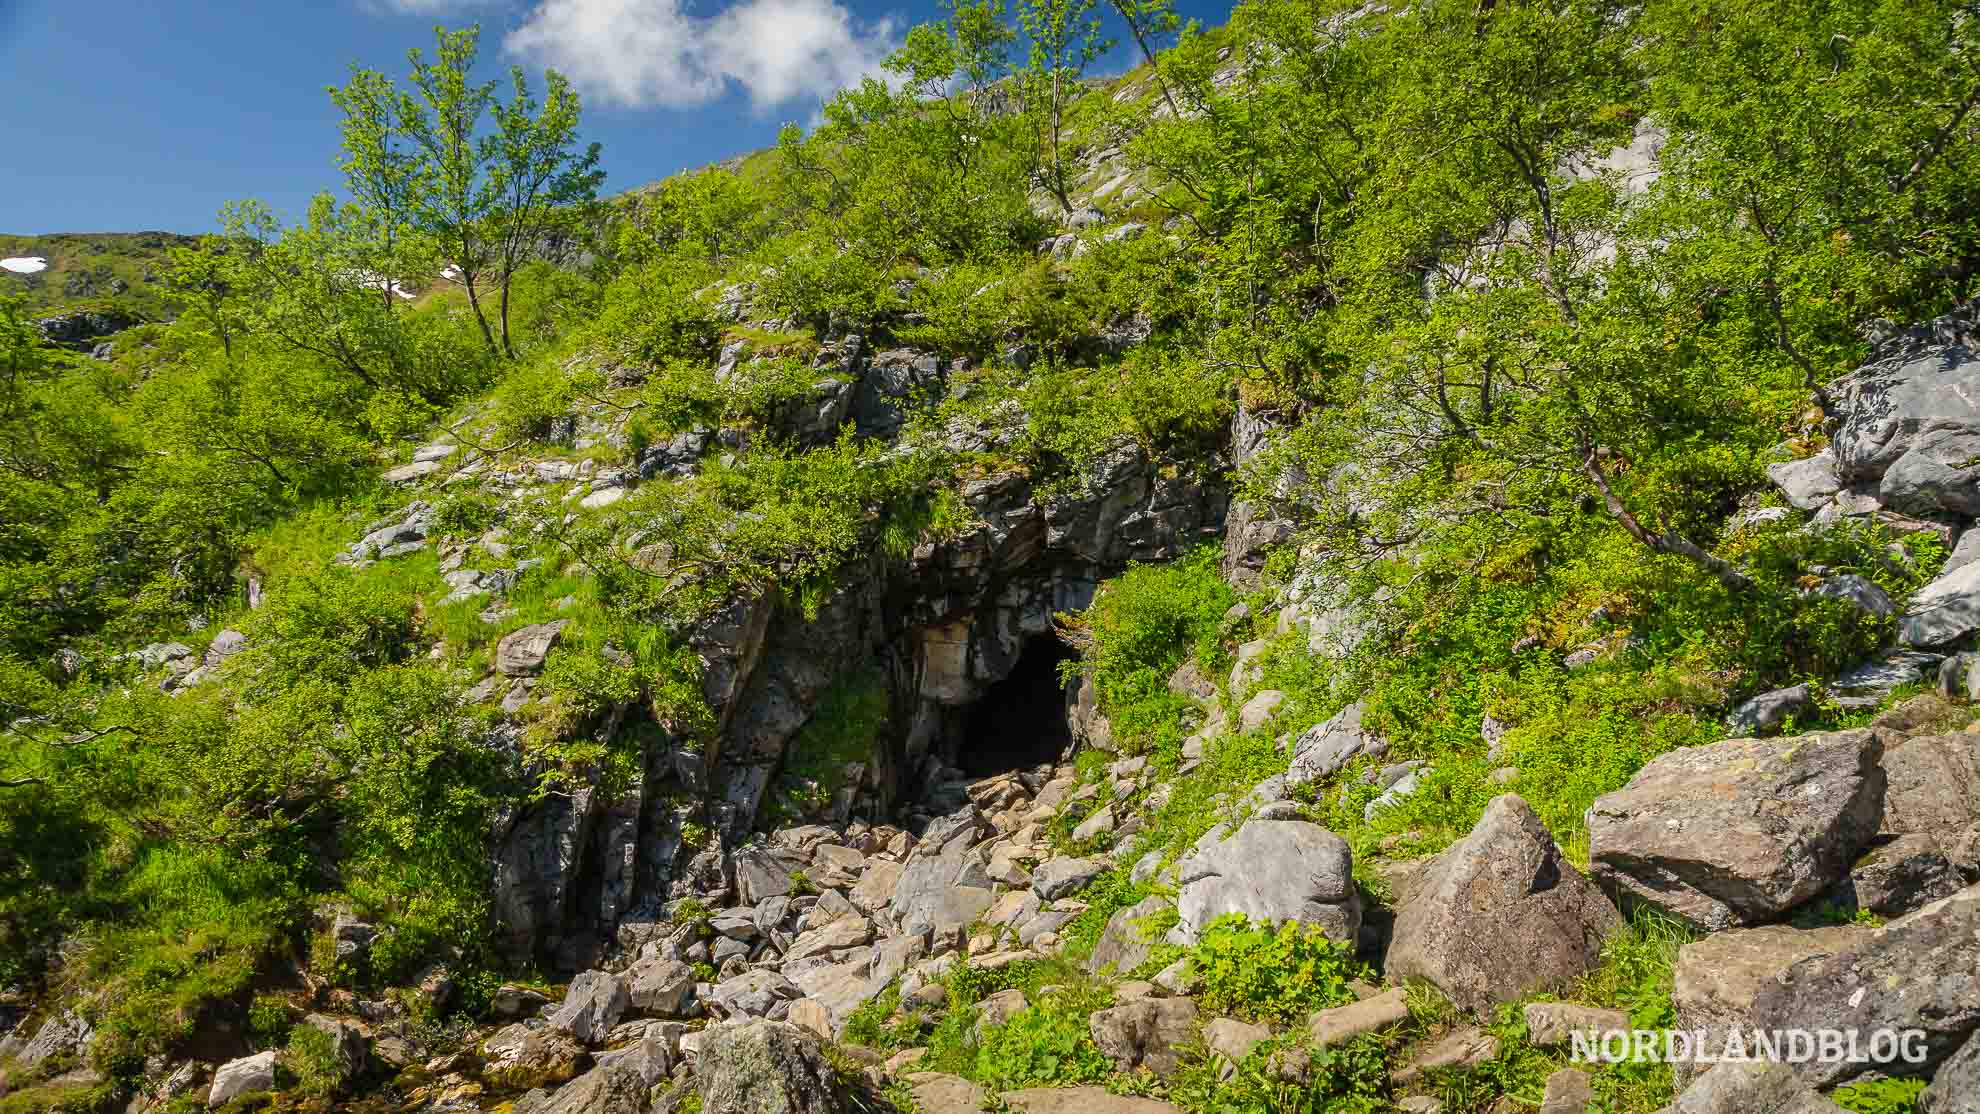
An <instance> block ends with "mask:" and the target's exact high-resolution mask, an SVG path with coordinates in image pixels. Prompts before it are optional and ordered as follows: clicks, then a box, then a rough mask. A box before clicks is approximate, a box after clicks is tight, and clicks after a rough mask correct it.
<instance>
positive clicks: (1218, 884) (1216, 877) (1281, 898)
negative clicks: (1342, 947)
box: [1173, 819, 1361, 945]
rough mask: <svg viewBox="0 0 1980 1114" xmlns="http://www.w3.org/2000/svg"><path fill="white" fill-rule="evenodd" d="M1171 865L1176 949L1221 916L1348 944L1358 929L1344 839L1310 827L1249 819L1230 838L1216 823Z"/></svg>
mask: <svg viewBox="0 0 1980 1114" xmlns="http://www.w3.org/2000/svg"><path fill="white" fill-rule="evenodd" d="M1177 866H1178V872H1177V875H1178V890H1177V902H1176V911H1177V914H1178V916H1179V921H1178V923H1177V925H1176V929H1175V932H1174V934H1173V938H1174V939H1176V941H1177V942H1178V943H1184V944H1190V943H1194V942H1195V941H1196V939H1197V938H1198V937H1199V936H1200V935H1201V934H1202V932H1203V929H1204V927H1205V926H1207V925H1208V924H1209V923H1210V922H1211V921H1213V920H1216V919H1217V918H1218V917H1221V916H1223V915H1225V914H1227V913H1242V914H1244V915H1245V916H1246V917H1249V918H1250V919H1252V920H1254V921H1267V922H1271V923H1275V924H1276V923H1282V922H1285V921H1298V922H1300V923H1302V924H1310V925H1315V926H1318V927H1319V928H1320V929H1321V930H1322V931H1324V932H1325V933H1326V934H1327V938H1328V939H1330V940H1333V941H1335V942H1336V943H1344V944H1348V945H1352V944H1353V943H1354V940H1355V938H1356V936H1357V934H1358V933H1359V932H1360V930H1361V897H1360V894H1359V892H1358V891H1357V890H1356V889H1355V885H1354V877H1353V869H1352V867H1353V855H1352V853H1351V852H1350V851H1349V850H1348V845H1347V842H1346V841H1345V840H1343V839H1341V838H1340V837H1339V836H1337V835H1335V834H1334V833H1332V832H1330V831H1328V830H1326V829H1325V828H1322V827H1320V826H1318V825H1316V824H1309V823H1306V822H1305V821H1301V820H1259V819H1253V820H1250V821H1248V822H1246V823H1245V825H1244V826H1243V827H1241V828H1239V829H1238V830H1237V832H1236V833H1234V834H1233V833H1229V832H1227V831H1226V830H1225V828H1224V827H1223V826H1222V825H1219V826H1218V827H1215V828H1212V829H1211V830H1210V831H1208V832H1206V833H1204V835H1203V837H1202V838H1201V839H1199V840H1197V842H1196V846H1194V847H1193V848H1191V849H1190V852H1189V854H1188V855H1186V856H1185V857H1184V858H1183V860H1182V861H1181V862H1180V863H1179V864H1177Z"/></svg>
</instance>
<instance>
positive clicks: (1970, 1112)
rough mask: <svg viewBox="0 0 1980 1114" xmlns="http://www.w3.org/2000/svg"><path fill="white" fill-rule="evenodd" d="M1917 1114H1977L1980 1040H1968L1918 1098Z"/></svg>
mask: <svg viewBox="0 0 1980 1114" xmlns="http://www.w3.org/2000/svg"><path fill="white" fill-rule="evenodd" d="M1918 1114H1980V1037H1968V1038H1967V1040H1966V1043H1965V1044H1964V1045H1961V1046H1960V1050H1959V1051H1958V1052H1955V1053H1953V1055H1952V1058H1951V1059H1949V1060H1947V1061H1946V1062H1945V1063H1943V1064H1940V1065H1939V1070H1938V1073H1937V1074H1935V1075H1934V1076H1933V1077H1932V1085H1931V1086H1929V1087H1927V1088H1925V1092H1924V1093H1923V1094H1921V1095H1919V1096H1918Z"/></svg>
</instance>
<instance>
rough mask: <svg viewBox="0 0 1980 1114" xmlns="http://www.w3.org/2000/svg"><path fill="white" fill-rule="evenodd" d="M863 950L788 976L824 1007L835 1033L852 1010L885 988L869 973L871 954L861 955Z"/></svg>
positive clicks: (844, 1024)
mask: <svg viewBox="0 0 1980 1114" xmlns="http://www.w3.org/2000/svg"><path fill="white" fill-rule="evenodd" d="M864 951H865V949H861V951H859V952H853V953H850V954H851V955H853V956H854V957H855V958H853V959H851V960H849V961H847V962H845V963H834V964H830V965H827V966H823V967H814V968H812V969H810V970H808V971H800V972H798V973H797V974H794V975H792V976H791V982H792V983H793V984H795V985H796V986H797V988H798V989H799V990H801V991H803V992H804V994H805V996H806V997H808V998H810V999H812V1000H813V1001H815V1002H817V1003H818V1004H819V1005H821V1006H823V1007H824V1008H825V1014H826V1016H827V1017H828V1018H829V1019H830V1020H831V1025H832V1031H833V1032H835V1033H836V1032H838V1031H840V1030H841V1029H844V1028H845V1026H846V1022H847V1021H848V1020H849V1019H851V1017H852V1015H853V1011H854V1010H857V1009H858V1008H859V1007H861V1006H863V1005H865V1004H866V1003H868V1002H870V1001H872V1000H873V999H874V998H875V997H877V996H878V995H879V993H880V992H881V991H882V990H885V989H887V984H886V982H885V981H883V980H880V979H875V978H873V977H872V975H871V974H869V971H870V970H871V967H872V962H873V961H872V956H870V955H864V954H862V952H864Z"/></svg>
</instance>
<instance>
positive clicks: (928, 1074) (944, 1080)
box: [904, 1071, 990, 1114]
mask: <svg viewBox="0 0 1980 1114" xmlns="http://www.w3.org/2000/svg"><path fill="white" fill-rule="evenodd" d="M904 1078H905V1080H906V1082H907V1085H908V1092H909V1093H910V1094H912V1095H913V1096H914V1108H915V1110H916V1111H917V1114H981V1111H982V1110H983V1103H984V1101H985V1100H986V1099H988V1098H989V1097H990V1093H989V1092H988V1091H985V1090H984V1089H983V1088H981V1087H979V1086H977V1085H976V1084H974V1083H971V1082H970V1081H969V1080H967V1079H964V1078H963V1077H962V1076H960V1075H944V1074H942V1073H941V1072H937V1071H917V1072H910V1073H909V1074H908V1075H907V1076H905V1077H904Z"/></svg>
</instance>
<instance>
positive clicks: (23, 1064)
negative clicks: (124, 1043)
mask: <svg viewBox="0 0 1980 1114" xmlns="http://www.w3.org/2000/svg"><path fill="white" fill-rule="evenodd" d="M94 1035H95V1034H94V1032H93V1030H92V1029H91V1028H90V1024H89V1021H88V1020H87V1019H85V1018H84V1017H83V1015H82V1014H79V1013H77V1012H76V1011H74V1010H64V1011H62V1012H61V1013H58V1014H55V1015H54V1016H52V1017H50V1018H48V1019H47V1020H46V1021H43V1022H42V1023H41V1025H40V1027H39V1028H37V1029H35V1031H34V1036H33V1037H31V1038H29V1040H28V1041H27V1043H26V1044H24V1045H22V1046H21V1047H20V1050H19V1051H18V1052H14V1054H13V1062H14V1066H15V1067H17V1068H22V1069H27V1068H33V1067H37V1066H39V1065H40V1064H41V1063H42V1062H43V1061H44V1060H48V1059H50V1058H52V1057H56V1056H80V1055H81V1054H82V1052H83V1050H84V1049H86V1048H88V1047H89V1043H90V1038H91V1037H93V1036H94ZM0 1051H7V1050H6V1049H4V1048H0Z"/></svg>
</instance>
